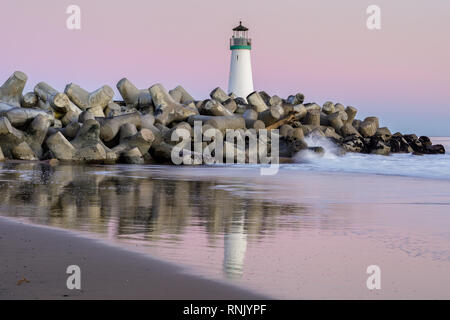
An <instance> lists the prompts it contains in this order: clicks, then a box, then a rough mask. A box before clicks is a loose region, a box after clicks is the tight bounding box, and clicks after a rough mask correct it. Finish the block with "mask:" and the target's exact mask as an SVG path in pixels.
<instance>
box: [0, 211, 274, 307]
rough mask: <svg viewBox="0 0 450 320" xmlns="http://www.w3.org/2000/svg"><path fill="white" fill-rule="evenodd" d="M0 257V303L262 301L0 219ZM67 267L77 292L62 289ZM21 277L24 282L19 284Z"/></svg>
mask: <svg viewBox="0 0 450 320" xmlns="http://www.w3.org/2000/svg"><path fill="white" fill-rule="evenodd" d="M0 253H1V260H0V300H5V299H220V300H222V299H264V298H267V297H265V296H262V295H258V294H256V293H251V292H248V291H246V290H243V289H240V288H238V287H234V286H231V285H227V284H224V283H221V282H218V281H212V280H208V279H203V278H200V277H196V276H192V275H188V274H185V273H183V270H182V269H181V268H178V267H176V266H173V265H171V264H168V263H164V262H161V261H158V260H155V259H152V258H151V257H148V256H145V255H141V254H139V253H134V252H131V251H127V250H123V249H121V248H116V247H113V246H109V245H106V244H104V243H101V242H100V241H97V240H93V239H87V238H82V237H79V236H76V235H74V234H72V233H70V232H67V231H64V230H56V229H53V228H47V227H38V226H33V225H29V224H24V223H20V222H15V221H11V220H10V219H6V218H3V217H0ZM69 265H78V266H79V267H80V268H81V290H69V289H67V286H66V281H67V278H68V277H69V276H70V275H68V274H66V268H67V267H68V266H69ZM23 278H26V279H27V280H28V281H29V282H28V283H27V282H22V283H21V284H20V285H18V281H19V280H20V279H23Z"/></svg>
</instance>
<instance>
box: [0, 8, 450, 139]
mask: <svg viewBox="0 0 450 320" xmlns="http://www.w3.org/2000/svg"><path fill="white" fill-rule="evenodd" d="M71 4H76V5H79V6H80V8H81V15H82V17H81V18H82V29H81V30H80V31H71V30H68V29H67V28H66V19H67V17H68V15H67V14H66V13H65V12H66V8H67V6H68V5H71ZM371 4H376V5H378V6H380V7H381V14H382V29H381V30H380V31H370V30H368V29H367V28H366V19H367V14H366V8H367V7H368V6H369V5H371ZM449 18H450V2H448V1H446V0H431V1H422V0H396V1H389V0H371V1H365V0H346V1H335V0H321V1H312V0H309V1H300V0H289V1H287V0H280V1H269V0H246V1H243V0H241V1H236V0H228V1H221V2H219V1H207V0H183V1H180V0H177V1H175V0H172V1H157V2H156V1H144V0H129V1H126V2H123V1H120V2H119V1H108V0H90V1H87V0H71V1H65V0H64V1H62V0H40V1H32V0H2V1H1V4H0V27H1V30H2V31H3V32H2V37H3V41H2V48H1V53H0V58H1V60H0V61H1V63H2V67H1V68H0V81H1V82H2V81H4V80H6V78H7V77H8V76H9V75H10V74H11V73H12V72H13V71H14V70H21V71H24V72H25V73H26V74H27V75H28V76H29V83H28V85H27V88H26V89H27V90H32V89H33V87H34V85H35V84H36V83H37V82H39V81H46V82H48V83H49V84H51V85H52V86H54V87H55V88H56V89H59V90H63V89H64V86H65V85H66V84H67V83H70V82H74V83H77V84H79V85H81V86H83V87H85V88H86V89H88V90H94V89H96V88H98V87H100V86H102V85H104V84H108V85H110V86H111V87H113V88H114V89H115V85H116V83H117V81H118V80H120V79H121V78H122V77H124V76H126V77H128V78H129V79H130V80H131V81H132V82H134V83H135V84H136V85H137V86H138V87H140V88H147V87H149V86H151V85H152V84H154V83H156V82H160V83H162V84H163V85H164V86H166V88H168V89H170V88H172V87H174V86H176V85H178V84H181V85H183V86H184V87H185V88H186V89H187V90H188V91H189V92H191V93H192V95H193V96H194V97H196V98H198V99H201V98H206V97H207V96H208V94H209V92H210V91H211V90H212V89H213V88H215V87H216V86H221V87H223V88H224V89H227V80H228V71H229V59H230V52H229V48H228V39H229V37H230V35H231V29H232V28H233V27H234V26H235V25H237V23H238V21H239V20H242V21H243V22H244V24H245V25H246V26H247V27H249V28H250V36H251V37H252V39H253V50H252V63H253V77H254V83H255V89H257V90H266V91H267V92H268V93H270V94H278V95H280V96H283V97H285V96H287V95H289V94H291V93H295V92H303V93H304V94H305V96H306V100H307V101H315V102H317V103H319V104H322V103H323V102H325V101H327V100H331V101H335V102H341V103H343V104H345V105H353V106H355V107H357V108H358V109H359V110H360V116H361V117H364V116H368V115H377V116H379V117H380V118H381V119H382V121H381V123H382V125H387V126H389V127H390V128H391V130H392V131H402V132H405V133H406V132H417V133H419V134H427V135H449V136H450V126H449V125H448V121H449V118H450V102H449V101H450V99H449V98H450V93H449V92H450V43H449V41H448V32H449V30H450V19H449ZM117 97H119V96H117Z"/></svg>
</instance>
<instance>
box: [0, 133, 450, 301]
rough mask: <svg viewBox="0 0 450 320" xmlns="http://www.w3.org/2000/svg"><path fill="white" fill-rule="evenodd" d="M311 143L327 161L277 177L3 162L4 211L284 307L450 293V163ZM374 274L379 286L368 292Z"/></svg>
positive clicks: (239, 169) (307, 161)
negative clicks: (285, 302)
mask: <svg viewBox="0 0 450 320" xmlns="http://www.w3.org/2000/svg"><path fill="white" fill-rule="evenodd" d="M433 142H434V143H442V144H446V145H447V146H449V145H450V139H448V138H433ZM310 144H312V145H314V144H316V145H323V146H324V147H325V148H326V150H327V152H326V154H325V156H324V157H321V158H319V157H316V156H315V155H313V154H309V153H303V154H298V155H297V156H296V163H293V164H283V165H281V166H280V170H279V172H278V174H276V175H274V176H261V175H260V170H259V167H258V166H238V165H233V166H217V167H216V166H211V167H207V166H199V167H187V166H185V167H183V166H128V165H118V166H100V165H92V166H72V165H59V166H55V167H50V166H48V165H45V164H40V163H3V164H0V195H1V197H2V200H1V202H0V214H1V215H4V216H9V217H13V218H16V219H21V220H23V221H28V222H30V223H37V224H43V225H49V226H54V227H59V228H66V229H70V230H74V231H77V232H80V233H83V234H85V235H88V236H92V237H96V238H101V239H104V240H105V241H108V242H111V243H114V244H117V245H119V246H124V247H127V248H129V249H131V250H136V251H139V252H143V253H146V254H150V255H152V256H155V257H158V258H161V259H164V260H167V261H171V262H174V263H177V264H180V265H183V266H185V268H186V269H185V270H186V272H191V273H196V274H199V275H202V276H206V277H211V278H215V279H219V280H222V281H226V282H231V283H234V284H237V285H241V286H245V287H248V288H250V289H253V290H255V291H258V292H262V293H265V294H268V295H271V296H273V297H276V298H289V299H301V298H325V299H328V298H330V299H333V298H334V299H335V298H339V299H340V298H350V299H352V298H363V299H377V298H400V299H403V298H425V299H435V298H438V299H442V298H447V299H448V298H450V276H449V273H450V155H449V154H448V153H447V154H445V155H425V156H412V155H408V154H403V155H393V156H388V157H385V156H375V155H357V154H347V155H345V156H340V157H338V156H335V155H334V153H333V146H332V145H324V142H322V141H310ZM449 149H450V148H449V147H447V150H449ZM370 265H377V266H379V267H380V269H381V272H382V273H381V274H382V277H381V283H382V285H381V286H382V287H381V289H380V290H369V289H368V288H367V286H366V281H367V278H368V277H369V275H368V274H367V272H366V271H367V267H368V266H370Z"/></svg>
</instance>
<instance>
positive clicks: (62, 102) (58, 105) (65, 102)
mask: <svg viewBox="0 0 450 320" xmlns="http://www.w3.org/2000/svg"><path fill="white" fill-rule="evenodd" d="M34 92H35V93H36V95H37V96H38V97H39V98H40V99H41V100H42V101H43V102H45V103H48V104H49V105H50V106H51V107H52V108H53V110H55V111H57V112H60V113H65V112H67V110H68V108H69V103H70V100H69V97H67V95H66V94H65V93H61V92H58V91H56V90H55V89H53V88H52V87H51V86H50V85H48V84H47V83H45V82H39V83H38V84H37V85H36V86H35V87H34Z"/></svg>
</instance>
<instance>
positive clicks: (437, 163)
mask: <svg viewBox="0 0 450 320" xmlns="http://www.w3.org/2000/svg"><path fill="white" fill-rule="evenodd" d="M306 140H307V141H306V142H307V143H308V145H309V146H320V147H322V148H324V150H325V153H324V155H323V156H321V155H318V154H317V153H314V152H311V151H300V152H299V153H298V154H297V155H295V156H294V161H295V163H294V164H291V165H286V166H283V169H287V170H308V171H328V172H351V173H367V174H382V175H399V176H410V177H420V178H432V179H444V180H450V155H449V154H448V153H447V154H444V155H423V156H415V155H412V154H393V155H390V156H381V155H369V154H359V153H347V154H345V155H339V151H338V148H337V146H336V145H334V144H333V143H332V142H330V141H329V140H327V139H324V138H317V137H315V138H307V139H306Z"/></svg>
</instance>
